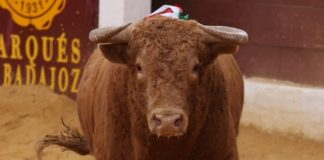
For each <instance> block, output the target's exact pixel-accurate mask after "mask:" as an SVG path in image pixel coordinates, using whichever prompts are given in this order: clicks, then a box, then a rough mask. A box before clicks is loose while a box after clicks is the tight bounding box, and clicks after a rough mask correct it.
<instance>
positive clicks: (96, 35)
mask: <svg viewBox="0 0 324 160" xmlns="http://www.w3.org/2000/svg"><path fill="white" fill-rule="evenodd" d="M132 28H133V27H132V25H131V23H128V24H125V25H122V26H118V27H115V26H111V27H103V28H97V29H94V30H92V31H91V32H90V34H89V39H90V41H91V42H94V43H127V42H128V40H129V38H130V32H131V30H132Z"/></svg>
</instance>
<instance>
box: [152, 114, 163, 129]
mask: <svg viewBox="0 0 324 160" xmlns="http://www.w3.org/2000/svg"><path fill="white" fill-rule="evenodd" d="M152 122H153V124H154V125H155V126H156V127H158V126H160V125H161V124H162V121H161V119H160V118H158V117H157V116H156V115H154V116H153V118H152Z"/></svg>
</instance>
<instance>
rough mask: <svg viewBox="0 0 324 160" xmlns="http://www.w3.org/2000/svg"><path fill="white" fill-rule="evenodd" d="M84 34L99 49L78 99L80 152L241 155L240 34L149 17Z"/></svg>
mask: <svg viewBox="0 0 324 160" xmlns="http://www.w3.org/2000/svg"><path fill="white" fill-rule="evenodd" d="M89 37H90V40H91V41H92V42H94V43H96V44H98V46H99V47H98V49H97V50H96V51H95V52H94V53H93V54H92V55H91V57H90V58H89V59H88V62H87V64H86V66H85V69H84V73H83V76H82V79H81V81H80V85H79V93H78V96H77V105H78V114H79V119H80V123H81V127H82V130H83V134H84V137H85V140H86V142H87V143H86V145H87V147H86V148H87V149H88V151H87V152H85V153H90V154H93V155H94V156H95V158H96V159H97V160H130V159H134V160H202V159H206V160H238V159H239V156H238V149H237V142H236V138H237V135H238V130H239V121H240V116H241V112H242V106H243V79H242V75H241V72H240V69H239V67H238V65H237V63H236V61H235V59H234V58H233V54H234V53H236V52H237V51H238V47H239V45H241V44H244V43H246V42H247V40H248V36H247V33H246V32H244V31H242V30H240V29H237V28H232V27H225V26H206V25H202V24H200V23H198V22H197V21H194V20H188V21H185V20H179V19H172V18H168V17H162V16H155V17H150V18H147V19H144V20H142V21H140V22H137V23H134V24H126V25H123V26H119V27H106V28H98V29H95V30H93V31H91V32H90V36H89ZM83 144H85V143H83ZM70 148H71V147H70ZM75 150H77V149H75V148H74V151H75Z"/></svg>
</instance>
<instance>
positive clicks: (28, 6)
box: [0, 0, 66, 30]
mask: <svg viewBox="0 0 324 160" xmlns="http://www.w3.org/2000/svg"><path fill="white" fill-rule="evenodd" d="M65 5H66V0H1V1H0V7H2V8H4V9H6V10H8V11H9V12H10V14H11V17H12V19H13V20H14V22H15V23H16V24H18V25H20V26H23V27H26V26H28V25H33V26H34V27H35V28H36V29H38V30H45V29H49V28H50V27H51V25H52V21H53V19H54V17H55V16H56V15H57V14H59V13H60V12H62V11H63V9H64V8H65Z"/></svg>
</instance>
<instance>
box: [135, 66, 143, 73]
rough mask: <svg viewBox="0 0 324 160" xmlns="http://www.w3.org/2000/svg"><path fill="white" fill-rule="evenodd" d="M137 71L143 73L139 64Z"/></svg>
mask: <svg viewBox="0 0 324 160" xmlns="http://www.w3.org/2000/svg"><path fill="white" fill-rule="evenodd" d="M136 71H137V72H142V67H141V65H139V64H136Z"/></svg>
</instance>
